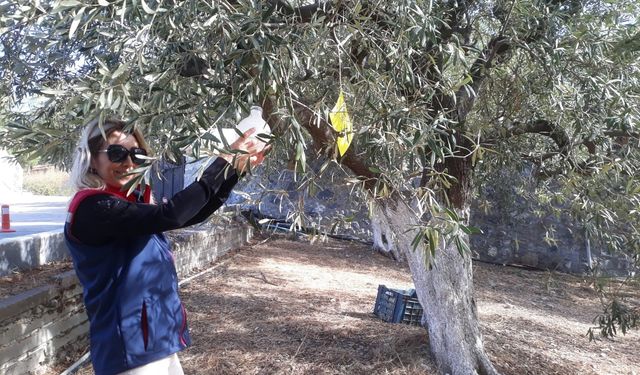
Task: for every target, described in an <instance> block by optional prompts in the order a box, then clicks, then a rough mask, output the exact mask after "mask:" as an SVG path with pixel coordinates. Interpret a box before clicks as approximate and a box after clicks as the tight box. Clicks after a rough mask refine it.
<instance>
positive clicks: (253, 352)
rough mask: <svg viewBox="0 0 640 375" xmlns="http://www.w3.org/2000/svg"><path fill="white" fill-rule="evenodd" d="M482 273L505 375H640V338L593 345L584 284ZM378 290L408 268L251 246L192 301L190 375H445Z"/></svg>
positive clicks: (493, 343)
mask: <svg viewBox="0 0 640 375" xmlns="http://www.w3.org/2000/svg"><path fill="white" fill-rule="evenodd" d="M474 267H475V275H474V276H475V286H476V300H477V304H478V312H479V316H480V321H481V324H482V330H483V334H484V338H485V340H484V341H485V346H486V348H487V352H488V354H489V356H490V358H491V360H492V361H493V362H494V364H495V365H496V367H497V368H498V370H499V371H500V372H501V373H503V374H506V375H507V374H513V375H521V374H532V375H533V374H536V375H546V374H605V375H607V374H612V375H613V374H616V375H617V374H627V375H631V374H639V373H640V366H639V365H638V364H639V363H640V353H639V352H638V351H637V348H638V342H640V340H639V339H640V333H638V332H633V333H631V334H629V335H627V336H624V337H618V338H616V340H613V341H608V340H607V341H600V342H595V343H590V342H589V341H588V340H587V339H586V337H585V336H584V334H585V333H586V329H587V328H588V327H589V326H590V325H591V320H592V318H593V316H594V315H595V314H596V313H597V312H598V311H599V310H598V309H599V305H598V301H597V299H596V298H595V292H594V291H593V290H592V289H591V288H590V287H589V285H588V284H585V283H584V282H583V281H582V280H581V279H579V278H576V277H572V276H567V275H555V274H554V275H551V277H552V278H553V283H549V282H548V281H549V274H548V273H544V272H533V271H527V270H523V269H515V268H510V267H501V266H492V265H486V264H481V263H474ZM378 284H385V285H387V286H390V287H396V288H407V287H410V286H411V279H410V276H409V272H408V270H407V269H406V267H404V266H402V265H399V264H397V263H395V262H392V261H390V260H389V259H387V258H384V257H382V256H380V255H378V254H374V253H372V251H371V250H370V249H369V248H368V247H365V246H362V245H358V244H353V243H349V242H340V241H333V240H331V241H329V242H327V243H316V244H314V245H311V244H309V243H307V242H294V241H287V240H282V239H278V240H273V241H268V242H266V243H262V244H254V245H253V246H247V247H244V248H242V249H240V250H239V251H237V252H234V253H233V254H231V255H230V256H228V257H227V258H226V259H225V260H223V261H222V262H221V263H219V265H218V267H217V268H216V269H215V270H214V271H212V272H210V273H207V274H205V275H203V276H201V277H199V278H198V279H195V280H194V281H192V282H191V283H189V284H187V285H185V287H184V288H183V290H182V297H183V301H184V302H185V305H186V306H187V310H188V312H189V324H190V327H191V335H192V338H193V346H192V347H190V348H189V349H187V350H185V351H184V352H182V353H180V358H181V361H182V364H183V367H184V370H185V373H186V374H232V375H233V374H296V375H297V374H356V375H358V374H363V375H365V374H366V375H372V374H397V375H400V374H406V375H417V374H435V371H434V364H433V362H432V360H431V357H430V355H429V350H428V338H427V335H426V334H425V331H424V329H422V328H420V327H412V326H406V325H401V324H389V323H384V322H382V321H380V320H378V319H377V318H376V317H375V316H374V315H373V314H372V310H373V304H374V301H375V297H376V291H377V286H378ZM631 293H632V294H633V295H635V296H638V295H639V293H638V290H637V289H633V290H632V291H631ZM59 369H60V368H59ZM53 373H54V372H51V374H53ZM79 374H81V375H87V374H91V369H90V366H87V367H85V368H84V369H82V370H81V371H80V372H79Z"/></svg>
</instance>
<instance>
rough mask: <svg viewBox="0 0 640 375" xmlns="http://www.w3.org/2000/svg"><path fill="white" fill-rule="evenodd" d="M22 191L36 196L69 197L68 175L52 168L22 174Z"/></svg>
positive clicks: (70, 190) (71, 191) (70, 192)
mask: <svg viewBox="0 0 640 375" xmlns="http://www.w3.org/2000/svg"><path fill="white" fill-rule="evenodd" d="M22 190H24V191H28V192H30V193H33V194H36V195H71V194H73V189H72V188H71V185H70V184H69V173H67V172H63V171H60V170H57V169H54V168H50V169H46V170H44V171H38V172H34V171H31V172H28V173H25V174H24V181H23V185H22Z"/></svg>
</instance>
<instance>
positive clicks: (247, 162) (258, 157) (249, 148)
mask: <svg viewBox="0 0 640 375" xmlns="http://www.w3.org/2000/svg"><path fill="white" fill-rule="evenodd" d="M255 132H256V129H254V128H251V129H249V130H247V131H246V132H244V134H242V136H241V137H240V138H238V139H237V140H236V141H235V142H233V143H232V144H231V145H230V146H229V148H230V149H231V150H239V151H242V152H239V153H234V154H221V155H220V157H221V158H223V159H224V160H226V161H227V162H228V163H229V164H231V165H233V167H234V168H235V169H236V171H237V172H238V174H244V173H246V172H247V171H248V169H249V166H251V168H254V167H256V166H258V165H260V164H261V163H262V162H263V161H264V156H265V153H266V152H268V151H269V149H271V146H270V145H267V146H265V143H264V142H263V141H261V140H259V139H258V138H256V137H252V136H251V135H252V134H253V133H255Z"/></svg>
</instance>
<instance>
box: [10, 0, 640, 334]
mask: <svg viewBox="0 0 640 375" xmlns="http://www.w3.org/2000/svg"><path fill="white" fill-rule="evenodd" d="M638 8H640V4H639V3H638V2H637V1H635V0H606V1H605V0H603V1H601V0H589V1H579V0H527V1H500V0H496V1H472V0H457V1H454V0H451V1H419V0H395V1H387V0H371V1H363V0H342V1H318V0H317V1H283V0H238V1H232V0H226V1H225V0H223V1H209V2H207V1H155V0H147V1H145V0H113V1H109V0H98V1H97V2H91V3H84V2H79V1H77V0H60V1H39V2H30V1H7V0H0V13H1V14H2V16H1V18H0V42H1V43H2V47H1V48H0V66H1V67H2V68H1V69H2V70H1V71H0V75H1V76H2V77H1V80H0V93H1V95H0V121H2V123H3V124H4V128H3V129H2V132H3V136H2V140H1V142H2V145H4V146H5V147H9V148H11V149H12V150H13V151H14V152H15V153H17V154H20V155H24V156H25V157H37V158H39V159H40V160H43V161H52V162H55V163H58V164H60V165H63V166H68V163H69V160H70V155H71V152H72V149H73V147H74V144H73V142H72V141H70V140H73V139H76V138H77V136H78V134H79V131H80V129H81V126H82V124H84V123H85V122H86V121H87V120H88V119H90V118H94V117H96V116H99V117H101V118H105V117H107V116H118V117H122V118H124V119H126V120H128V121H131V122H135V123H136V124H138V125H141V126H143V127H144V128H145V132H146V134H148V135H149V136H150V138H151V140H152V143H153V144H154V145H155V146H156V149H157V151H158V153H159V154H163V155H166V156H168V157H177V156H178V155H180V154H182V153H183V152H185V150H188V151H189V152H192V153H193V154H194V155H195V156H201V155H204V154H207V152H208V150H209V149H210V147H211V142H212V141H213V140H215V136H214V133H215V132H213V130H214V129H216V128H217V127H219V126H224V125H225V124H229V123H233V122H236V121H237V120H239V119H240V117H241V116H242V115H243V114H244V113H246V112H247V109H248V107H249V106H250V105H252V104H259V105H262V106H263V107H264V108H265V111H266V113H267V114H268V121H269V122H270V124H271V125H272V127H273V128H274V134H275V135H276V136H275V139H274V145H275V146H276V147H274V154H275V155H274V159H280V160H289V161H293V162H294V163H295V165H296V170H297V171H298V172H299V173H300V175H301V179H300V181H301V184H302V185H304V184H305V182H306V181H308V180H310V179H313V178H314V174H315V172H314V171H311V170H309V168H307V167H306V158H307V153H306V152H305V150H307V149H308V150H313V152H314V154H313V155H316V156H317V157H318V158H321V159H322V158H324V159H326V160H328V161H331V160H336V161H338V162H339V163H340V164H341V165H343V166H345V167H347V168H348V169H349V170H350V171H351V172H352V173H353V175H354V181H357V182H358V183H359V184H360V185H361V186H362V187H363V188H364V189H366V190H368V191H370V192H371V193H372V194H371V196H372V197H374V198H376V197H377V198H380V197H385V196H390V195H391V194H393V192H394V191H395V192H403V194H405V198H406V199H410V198H415V199H417V201H418V202H419V204H418V205H419V207H422V209H423V211H424V212H427V213H431V214H433V215H436V216H438V215H439V214H443V215H444V216H443V217H445V218H446V219H445V220H443V223H444V224H442V225H438V224H434V221H430V222H428V223H425V225H424V227H423V228H415V229H416V232H415V238H417V241H415V243H414V245H415V246H414V247H421V248H422V247H424V248H425V249H427V250H428V249H431V252H435V250H436V248H437V247H438V243H439V242H440V241H441V240H442V238H445V237H447V238H454V239H455V238H458V240H456V241H458V243H457V244H458V248H459V250H460V251H461V252H463V253H464V251H465V250H466V249H468V246H467V244H466V241H465V240H464V238H462V239H461V240H460V238H461V237H459V236H458V235H459V234H468V233H473V232H474V230H473V227H472V226H468V225H467V223H466V222H465V218H464V214H465V213H464V209H462V210H459V209H461V208H464V207H465V205H468V204H469V201H470V198H471V196H472V194H473V192H474V190H473V187H474V181H475V178H476V177H477V176H480V175H490V174H491V173H492V171H496V170H499V169H502V168H519V167H523V166H528V167H531V168H532V170H533V171H534V173H533V175H534V176H535V178H536V179H537V180H538V181H539V184H538V186H539V190H538V193H539V196H540V197H541V198H542V199H543V200H546V201H551V200H552V199H556V200H559V201H562V202H565V203H566V204H565V205H564V206H563V207H564V208H566V207H570V208H571V209H572V211H573V212H574V213H575V214H576V215H578V216H579V217H580V218H581V220H582V222H584V223H585V226H586V228H587V229H588V231H589V233H590V236H591V238H593V240H594V241H595V242H596V243H599V244H601V245H603V246H604V245H606V246H608V247H611V248H612V249H614V250H617V251H626V252H628V253H629V254H631V255H632V256H635V259H636V261H637V262H638V259H639V254H640V241H639V240H638V238H640V236H639V233H638V230H639V225H640V180H639V179H638V177H637V176H638V170H637V169H638V166H640V158H639V156H640V155H639V152H638V150H639V149H638V142H639V141H640V136H639V132H640V130H639V129H638V116H639V111H640V106H639V104H640V100H639V97H640V96H639V94H640V65H639V63H638V61H640V60H639V59H638V57H639V56H638V55H639V52H640V31H639V29H638V24H637V14H639V10H640V9H638ZM340 92H344V95H345V100H346V103H347V106H348V109H349V114H350V115H351V119H352V120H353V123H354V134H353V136H354V137H353V144H351V145H350V147H349V149H348V151H347V153H346V154H345V155H344V156H341V155H339V154H338V153H337V151H336V147H335V140H336V138H337V137H338V136H339V135H340V134H339V133H337V132H336V131H335V130H333V129H332V128H331V126H330V124H329V119H328V114H329V112H330V111H331V109H332V108H333V106H334V104H335V102H336V100H337V98H338V96H339V94H340ZM406 194H409V196H406ZM456 209H458V210H456ZM421 212H422V211H421ZM627 311H628V312H629V311H630V315H628V316H627V318H626V320H625V321H626V322H628V323H632V324H627V325H625V326H624V327H625V329H626V328H629V327H631V326H633V325H634V324H635V323H634V322H635V320H633V316H635V317H636V319H637V316H638V310H637V308H635V310H634V309H631V310H627ZM633 314H635V315H633ZM629 317H631V319H629ZM610 322H611V321H610ZM616 326H618V327H621V325H620V324H617V323H616V322H614V324H609V325H607V324H604V325H603V327H609V331H606V330H605V332H609V333H611V332H612V331H611V327H614V328H615V327H616Z"/></svg>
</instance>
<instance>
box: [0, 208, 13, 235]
mask: <svg viewBox="0 0 640 375" xmlns="http://www.w3.org/2000/svg"><path fill="white" fill-rule="evenodd" d="M9 232H15V230H13V229H11V218H10V217H9V205H8V204H3V205H2V229H1V230H0V233H9Z"/></svg>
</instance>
